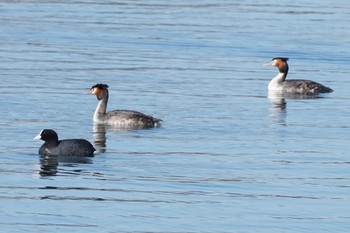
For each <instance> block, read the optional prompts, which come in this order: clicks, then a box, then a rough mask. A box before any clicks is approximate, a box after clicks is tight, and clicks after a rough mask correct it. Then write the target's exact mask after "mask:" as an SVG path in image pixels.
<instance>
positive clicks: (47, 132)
mask: <svg viewBox="0 0 350 233" xmlns="http://www.w3.org/2000/svg"><path fill="white" fill-rule="evenodd" d="M34 139H35V140H40V139H41V140H43V141H45V142H49V141H55V142H57V141H58V135H57V133H56V132H55V131H53V130H52V129H43V130H41V132H40V133H39V134H38V135H37V136H36V137H35V138H34Z"/></svg>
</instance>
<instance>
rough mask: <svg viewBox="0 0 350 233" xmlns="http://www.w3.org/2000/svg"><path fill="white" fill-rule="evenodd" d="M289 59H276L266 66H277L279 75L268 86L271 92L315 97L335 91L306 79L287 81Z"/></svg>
mask: <svg viewBox="0 0 350 233" xmlns="http://www.w3.org/2000/svg"><path fill="white" fill-rule="evenodd" d="M287 61H288V58H285V57H275V58H273V59H272V60H271V62H269V63H267V64H265V66H276V67H277V68H278V70H279V73H278V74H277V75H276V77H274V78H273V79H272V80H271V81H270V83H269V86H268V89H269V91H276V92H286V93H290V94H304V95H313V94H319V93H330V92H333V90H332V89H331V88H329V87H326V86H323V85H322V84H319V83H317V82H314V81H311V80H304V79H291V80H286V77H287V74H288V69H289V67H288V63H287Z"/></svg>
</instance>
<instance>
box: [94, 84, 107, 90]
mask: <svg viewBox="0 0 350 233" xmlns="http://www.w3.org/2000/svg"><path fill="white" fill-rule="evenodd" d="M95 87H97V88H101V89H107V88H108V85H107V84H102V83H98V84H96V85H94V86H92V87H91V89H92V88H95Z"/></svg>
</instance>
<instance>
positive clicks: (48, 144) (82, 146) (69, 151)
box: [34, 129, 95, 157]
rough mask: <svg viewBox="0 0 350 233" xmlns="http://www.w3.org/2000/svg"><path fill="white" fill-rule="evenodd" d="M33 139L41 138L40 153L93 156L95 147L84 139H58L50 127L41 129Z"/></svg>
mask: <svg viewBox="0 0 350 233" xmlns="http://www.w3.org/2000/svg"><path fill="white" fill-rule="evenodd" d="M34 139H35V140H39V139H41V140H43V141H45V143H44V144H43V145H42V146H41V147H40V149H39V154H40V155H60V156H84V157H93V156H94V151H95V148H94V147H93V146H92V145H91V143H90V142H88V141H86V140H85V139H65V140H58V136H57V133H56V132H55V131H53V130H52V129H43V130H42V131H41V132H40V133H39V134H38V136H36V137H35V138H34Z"/></svg>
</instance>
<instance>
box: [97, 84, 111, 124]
mask: <svg viewBox="0 0 350 233" xmlns="http://www.w3.org/2000/svg"><path fill="white" fill-rule="evenodd" d="M107 103H108V90H107V89H106V93H105V95H104V96H103V97H102V98H101V99H99V101H98V104H97V107H96V110H95V113H94V122H100V123H102V122H103V121H104V118H105V115H106V110H107Z"/></svg>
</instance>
